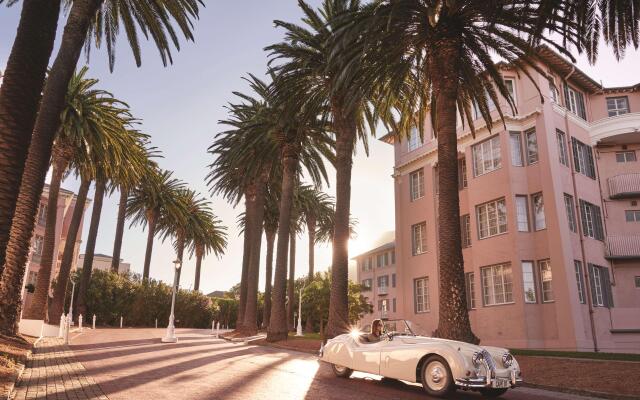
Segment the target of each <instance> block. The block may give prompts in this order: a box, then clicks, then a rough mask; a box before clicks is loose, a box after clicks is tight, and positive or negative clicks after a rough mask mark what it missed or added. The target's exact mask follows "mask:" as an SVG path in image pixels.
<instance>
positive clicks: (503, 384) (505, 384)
mask: <svg viewBox="0 0 640 400" xmlns="http://www.w3.org/2000/svg"><path fill="white" fill-rule="evenodd" d="M491 387H494V388H500V389H502V388H509V387H511V381H510V380H509V379H506V378H496V379H494V380H493V382H491Z"/></svg>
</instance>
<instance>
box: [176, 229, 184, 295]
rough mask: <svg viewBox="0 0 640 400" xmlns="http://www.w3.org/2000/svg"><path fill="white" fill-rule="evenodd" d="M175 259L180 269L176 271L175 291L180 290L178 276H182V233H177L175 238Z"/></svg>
mask: <svg viewBox="0 0 640 400" xmlns="http://www.w3.org/2000/svg"><path fill="white" fill-rule="evenodd" d="M176 250H177V251H176V257H177V260H178V261H180V269H178V279H177V281H176V283H177V285H176V286H177V287H176V290H178V288H180V276H181V275H182V257H183V256H184V233H183V232H179V233H178V235H177V237H176Z"/></svg>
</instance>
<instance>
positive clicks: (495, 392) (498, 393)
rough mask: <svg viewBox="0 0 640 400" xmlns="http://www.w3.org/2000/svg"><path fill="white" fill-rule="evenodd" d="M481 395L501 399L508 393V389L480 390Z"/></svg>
mask: <svg viewBox="0 0 640 400" xmlns="http://www.w3.org/2000/svg"><path fill="white" fill-rule="evenodd" d="M480 393H482V395H483V396H484V397H491V398H493V397H500V396H502V395H503V394H505V393H507V389H505V388H500V389H493V388H486V389H480Z"/></svg>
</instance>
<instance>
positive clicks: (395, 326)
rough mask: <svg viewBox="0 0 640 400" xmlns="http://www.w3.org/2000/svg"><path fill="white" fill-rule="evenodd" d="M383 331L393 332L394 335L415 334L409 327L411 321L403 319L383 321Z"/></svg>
mask: <svg viewBox="0 0 640 400" xmlns="http://www.w3.org/2000/svg"><path fill="white" fill-rule="evenodd" d="M384 332H385V333H393V334H395V335H411V336H415V333H414V332H413V330H412V329H411V322H409V321H407V320H404V319H392V320H387V321H384Z"/></svg>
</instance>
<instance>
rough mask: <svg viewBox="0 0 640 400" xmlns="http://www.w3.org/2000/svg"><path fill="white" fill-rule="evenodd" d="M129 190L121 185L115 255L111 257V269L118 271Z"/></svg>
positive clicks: (114, 246)
mask: <svg viewBox="0 0 640 400" xmlns="http://www.w3.org/2000/svg"><path fill="white" fill-rule="evenodd" d="M128 195H129V191H128V190H127V189H125V188H123V187H120V203H119V204H118V221H117V222H116V237H115V239H114V240H113V256H112V257H111V271H112V272H115V273H118V270H119V269H120V251H121V250H122V237H123V236H124V220H125V218H126V216H127V197H128Z"/></svg>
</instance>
